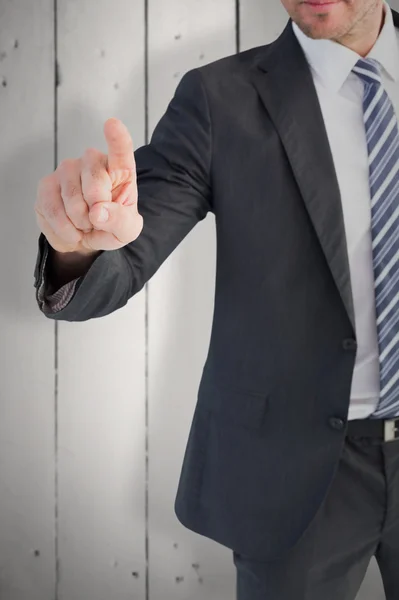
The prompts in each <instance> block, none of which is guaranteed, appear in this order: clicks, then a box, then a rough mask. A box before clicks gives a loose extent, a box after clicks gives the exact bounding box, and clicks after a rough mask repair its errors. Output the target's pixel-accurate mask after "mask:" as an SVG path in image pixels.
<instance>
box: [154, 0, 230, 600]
mask: <svg viewBox="0 0 399 600" xmlns="http://www.w3.org/2000/svg"><path fill="white" fill-rule="evenodd" d="M149 8H150V12H149V24H150V27H149V74H150V88H149V90H150V94H149V118H150V132H151V131H152V130H153V128H154V126H155V125H156V123H157V122H158V120H159V118H160V117H161V116H162V114H163V112H164V111H165V109H166V107H167V104H168V103H169V101H170V99H171V97H172V96H173V94H174V92H175V89H176V86H177V84H178V83H179V81H180V79H181V77H182V76H183V74H184V73H185V72H187V71H188V70H190V69H192V68H195V67H197V66H200V65H202V64H206V63H209V62H212V61H213V60H216V59H218V58H221V57H223V56H227V55H230V54H234V53H235V49H236V45H235V40H236V30H235V23H236V22H235V6H234V2H231V0H218V1H217V2H215V1H214V0H202V1H201V2H199V1H198V0H168V2H165V1H164V0H153V1H152V2H150V4H149ZM215 254H216V248H215V223H214V217H213V215H208V217H207V219H206V220H205V221H202V222H201V223H199V224H198V225H197V226H196V227H195V228H194V229H193V230H192V231H191V232H190V234H189V235H188V236H187V237H186V238H185V239H184V240H183V242H182V243H181V244H180V245H179V246H178V248H177V249H176V250H175V251H174V252H173V253H172V255H171V256H170V257H169V258H168V260H167V261H166V262H165V263H164V264H163V265H162V267H161V268H160V270H159V271H158V272H157V274H156V275H155V276H154V277H153V279H152V280H151V281H150V283H149V430H150V435H149V448H150V463H149V468H150V472H149V483H150V486H149V491H150V503H149V509H150V510H149V518H150V520H149V531H150V589H149V592H150V598H151V600H172V599H173V600H178V599H182V600H186V599H187V598H190V600H200V599H201V600H205V599H206V600H208V599H209V598H217V599H218V600H230V599H231V598H233V596H234V587H235V576H234V568H233V564H232V557H231V554H230V552H228V551H227V550H226V549H225V548H222V547H221V546H218V545H217V544H215V543H214V542H211V541H210V540H207V539H205V538H203V537H201V536H199V535H197V534H195V533H192V532H190V531H188V530H187V529H185V528H184V527H183V526H182V525H181V524H180V523H179V522H178V520H177V518H176V516H175V514H174V500H175V495H176V489H177V483H178V478H179V474H180V468H181V464H182V459H183V454H184V449H185V445H186V441H187V437H188V432H189V427H190V424H191V420H192V416H193V412H194V406H195V402H196V396H197V389H198V384H199V378H200V374H201V371H202V367H203V364H204V362H205V359H206V353H207V350H208V345H209V336H210V328H211V319H212V315H213V297H214V280H215Z"/></svg>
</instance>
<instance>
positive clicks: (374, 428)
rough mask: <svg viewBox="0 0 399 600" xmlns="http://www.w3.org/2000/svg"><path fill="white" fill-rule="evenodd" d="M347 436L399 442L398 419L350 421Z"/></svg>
mask: <svg viewBox="0 0 399 600" xmlns="http://www.w3.org/2000/svg"><path fill="white" fill-rule="evenodd" d="M346 435H347V436H358V437H372V438H379V439H380V440H383V441H384V442H392V441H394V440H399V417H398V418H397V419H387V420H386V419H354V420H352V421H348V427H347V430H346Z"/></svg>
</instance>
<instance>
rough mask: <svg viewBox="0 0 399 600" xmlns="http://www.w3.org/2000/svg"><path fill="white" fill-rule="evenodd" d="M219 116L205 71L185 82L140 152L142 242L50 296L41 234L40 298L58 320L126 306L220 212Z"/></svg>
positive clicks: (102, 258)
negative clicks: (216, 204)
mask: <svg viewBox="0 0 399 600" xmlns="http://www.w3.org/2000/svg"><path fill="white" fill-rule="evenodd" d="M211 137H212V132H211V120H210V113H209V107H208V102H207V97H206V93H205V89H204V86H203V83H202V76H201V73H200V71H199V70H197V69H194V70H192V71H189V72H188V73H186V74H185V75H184V76H183V78H182V80H181V81H180V83H179V85H178V87H177V89H176V92H175V95H174V97H173V99H172V100H171V102H170V103H169V106H168V108H167V110H166V112H165V114H164V115H163V117H162V118H161V120H160V121H159V123H158V125H157V126H156V128H155V130H154V133H153V135H152V138H151V141H150V143H149V144H148V145H146V146H142V147H141V148H139V149H137V150H136V152H135V159H136V165H137V181H138V209H139V212H140V214H141V215H142V216H143V219H144V227H143V230H142V232H141V234H140V236H139V237H138V238H137V240H135V241H134V242H132V243H130V244H128V245H127V246H125V247H124V248H121V249H119V250H113V251H110V252H102V253H101V254H100V255H99V256H98V257H97V258H96V260H95V261H94V263H93V264H92V265H91V267H90V269H89V270H88V272H87V273H86V274H85V275H84V276H82V277H80V278H79V279H77V280H75V281H74V282H71V283H70V284H67V285H66V286H63V288H61V290H57V291H55V292H54V290H52V293H51V294H49V293H48V292H46V289H47V285H46V269H45V262H46V245H47V244H48V242H47V240H46V239H45V237H44V236H43V235H41V237H40V238H39V252H38V257H37V261H36V268H35V284H34V285H35V287H36V300H37V302H38V305H39V308H40V310H41V311H42V312H43V313H44V314H45V315H46V316H47V317H48V318H50V319H56V320H63V321H86V320H88V319H92V318H97V317H102V316H104V315H107V314H110V313H112V312H114V311H115V310H117V309H118V308H121V307H123V306H124V305H125V304H126V303H127V302H128V300H129V299H130V298H131V297H132V296H134V295H135V294H137V292H139V291H140V290H141V289H142V288H143V287H144V285H145V284H146V283H147V282H148V281H149V280H150V279H151V277H152V276H153V275H154V274H155V273H156V271H157V270H158V269H159V267H160V266H161V265H162V263H163V262H164V261H165V260H166V258H167V257H168V256H169V255H170V254H171V253H172V252H173V250H174V249H175V248H176V247H177V246H178V245H179V244H180V242H181V241H182V240H183V239H184V238H185V237H186V235H187V234H188V233H189V232H190V231H191V229H192V228H193V227H194V226H195V225H196V224H197V223H198V222H199V221H201V220H202V219H204V218H205V217H206V215H207V213H208V211H211V210H212V198H211V184H210V179H211V178H210V167H211V152H212V148H211Z"/></svg>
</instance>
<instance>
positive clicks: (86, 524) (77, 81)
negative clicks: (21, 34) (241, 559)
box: [58, 0, 146, 600]
mask: <svg viewBox="0 0 399 600" xmlns="http://www.w3.org/2000/svg"><path fill="white" fill-rule="evenodd" d="M58 60H59V72H60V87H59V94H58V97H59V119H58V132H59V137H58V141H59V157H58V158H59V161H61V160H62V159H63V158H67V157H79V156H81V155H82V153H83V152H84V150H85V149H86V148H87V147H89V146H90V147H91V146H94V147H96V148H98V149H100V150H102V151H104V152H105V151H106V144H105V139H104V137H103V124H104V122H105V120H106V119H107V118H109V117H117V118H120V119H122V120H123V121H124V123H125V124H126V125H127V127H128V128H129V130H130V131H131V133H132V137H133V140H134V143H135V146H136V147H138V146H140V145H142V144H143V143H144V108H145V104H144V2H131V1H129V0H113V2H112V7H111V5H110V3H109V2H108V1H107V0H97V1H96V2H95V3H93V2H92V1H91V0H59V2H58ZM144 315H145V293H144V291H142V292H141V293H140V294H139V295H137V296H136V297H135V298H133V299H132V300H131V301H130V302H129V303H128V305H127V306H126V307H124V308H123V309H121V310H119V311H116V312H115V313H113V314H111V315H109V316H107V317H105V318H102V319H98V320H97V319H94V320H91V321H89V322H85V323H60V326H59V397H58V401H59V531H60V537H59V554H60V565H61V572H60V584H59V598H62V599H65V600H72V598H79V599H81V598H82V599H83V598H84V599H85V600H110V598H112V600H128V599H129V600H130V599H131V598H135V599H137V600H140V599H143V598H144V597H145V576H146V561H145V505H144V502H145V319H144Z"/></svg>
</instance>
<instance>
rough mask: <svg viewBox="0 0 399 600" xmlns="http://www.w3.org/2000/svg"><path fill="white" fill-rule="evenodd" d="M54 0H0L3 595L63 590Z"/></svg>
mask: <svg viewBox="0 0 399 600" xmlns="http://www.w3.org/2000/svg"><path fill="white" fill-rule="evenodd" d="M52 5H53V2H52V1H51V0H36V2H28V3H26V2H24V0H4V1H3V2H1V6H0V131H1V146H0V193H1V203H2V217H1V219H0V273H1V276H2V285H1V295H0V331H1V339H0V355H1V360H0V382H1V384H0V405H1V409H0V473H1V477H0V598H2V599H4V600H53V599H54V570H55V569H54V533H53V529H54V435H53V430H54V428H53V423H54V408H53V407H54V351H53V349H54V324H52V323H51V322H50V321H48V320H46V319H45V318H44V317H43V316H42V315H41V314H40V312H39V310H38V308H37V304H36V300H35V289H34V287H33V281H34V280H33V271H34V267H35V262H36V253H37V239H38V235H39V229H38V228H37V226H36V220H35V214H34V210H33V205H34V202H35V198H36V190H37V184H38V181H39V179H40V178H42V177H44V176H45V175H47V174H48V173H50V172H51V171H52V170H53V164H54V156H53V144H54V140H53V136H54V117H53V114H54V94H53V90H54V78H53V72H54V62H53V29H54V20H53V12H52Z"/></svg>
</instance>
